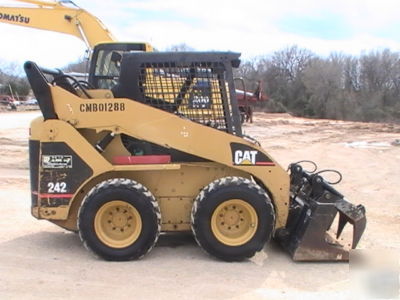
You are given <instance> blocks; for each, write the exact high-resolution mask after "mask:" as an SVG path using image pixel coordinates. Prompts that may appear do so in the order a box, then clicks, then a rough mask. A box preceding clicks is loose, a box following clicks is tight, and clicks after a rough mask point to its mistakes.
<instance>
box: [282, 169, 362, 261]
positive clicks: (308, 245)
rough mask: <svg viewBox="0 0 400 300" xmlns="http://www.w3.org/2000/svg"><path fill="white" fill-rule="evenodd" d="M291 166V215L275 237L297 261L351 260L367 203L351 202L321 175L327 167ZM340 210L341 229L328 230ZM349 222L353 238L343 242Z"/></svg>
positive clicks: (358, 239) (360, 234)
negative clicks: (341, 240)
mask: <svg viewBox="0 0 400 300" xmlns="http://www.w3.org/2000/svg"><path fill="white" fill-rule="evenodd" d="M289 169H290V194H291V195H290V198H291V199H290V202H291V204H290V210H289V218H288V222H287V226H286V228H284V229H280V230H277V232H276V234H275V238H276V239H277V240H279V242H280V243H281V244H282V246H283V247H284V248H285V249H286V250H287V251H289V253H290V254H291V255H292V258H293V259H294V260H296V261H348V260H349V250H350V248H351V249H354V248H356V246H357V244H358V242H359V241H360V238H361V236H362V234H363V232H364V230H365V226H366V222H367V220H366V217H365V208H364V206H362V205H358V206H355V205H353V204H351V203H349V202H348V201H347V200H346V199H345V198H344V196H343V195H342V194H340V193H339V192H338V191H336V189H334V188H333V187H332V185H331V183H328V182H327V181H326V180H324V179H323V177H321V176H320V175H319V174H321V173H322V172H324V171H320V172H317V173H310V172H307V171H304V170H303V168H302V166H301V165H299V164H292V165H290V166H289ZM327 171H329V170H327ZM333 172H336V173H338V172H337V171H333ZM338 174H339V176H340V179H341V175H340V173H338ZM339 181H340V180H339ZM336 183H337V182H336ZM337 213H339V221H338V229H337V231H336V234H335V235H332V233H330V232H328V230H329V229H330V228H331V225H332V223H333V221H334V219H335V217H336V215H337ZM347 223H350V224H352V225H353V241H352V243H350V244H347V245H343V244H341V243H340V242H339V240H338V239H339V237H340V235H341V233H342V231H343V228H344V227H345V225H346V224H347Z"/></svg>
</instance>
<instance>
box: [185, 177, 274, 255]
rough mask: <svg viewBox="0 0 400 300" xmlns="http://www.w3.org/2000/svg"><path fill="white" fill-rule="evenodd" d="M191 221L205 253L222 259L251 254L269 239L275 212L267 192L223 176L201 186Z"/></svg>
mask: <svg viewBox="0 0 400 300" xmlns="http://www.w3.org/2000/svg"><path fill="white" fill-rule="evenodd" d="M235 203H237V204H238V205H235ZM230 204H232V206H229V205H230ZM242 207H244V211H245V212H243V209H242ZM246 210H249V214H247V215H246V214H245V213H246ZM225 211H226V213H225ZM220 212H221V213H220ZM243 214H245V217H243ZM251 216H252V218H251ZM242 217H243V218H242ZM246 219H248V220H252V219H254V220H253V221H250V222H247V221H246ZM224 221H225V222H224ZM235 222H236V223H235ZM240 222H242V223H240ZM255 224H256V225H255ZM191 225H192V232H193V234H194V237H195V239H196V241H197V243H198V244H199V246H200V247H201V248H202V249H204V250H205V251H206V252H207V253H209V254H210V255H212V256H215V257H217V258H219V259H222V260H225V261H241V260H244V259H246V258H250V257H252V256H254V254H255V253H256V252H257V251H260V250H261V249H262V248H263V247H264V245H265V243H266V242H267V241H269V240H270V238H271V236H272V233H273V231H274V225H275V212H274V208H273V205H272V203H271V200H270V198H269V197H268V195H267V193H266V192H265V190H263V189H262V188H261V187H260V186H258V185H257V184H256V183H254V182H252V181H250V180H249V179H246V178H242V177H225V178H221V179H217V180H215V181H213V182H212V183H210V184H209V185H207V186H206V187H204V188H203V189H202V190H201V192H200V194H199V195H198V196H197V198H196V199H195V201H194V204H193V208H192V214H191ZM226 226H228V227H226ZM240 226H242V227H240ZM236 227H237V228H236ZM235 230H236V233H235ZM221 232H222V233H221ZM225 232H228V235H227V236H225V235H224V233H225ZM231 233H233V234H232V235H231ZM218 236H219V237H218ZM231 237H232V238H231Z"/></svg>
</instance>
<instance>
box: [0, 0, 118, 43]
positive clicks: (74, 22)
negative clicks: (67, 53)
mask: <svg viewBox="0 0 400 300" xmlns="http://www.w3.org/2000/svg"><path fill="white" fill-rule="evenodd" d="M17 1H19V2H22V3H26V4H29V5H31V7H7V6H3V7H0V22H3V23H8V24H13V25H19V26H25V27H31V28H36V29H43V30H49V31H55V32H60V33H65V34H69V35H73V36H76V37H78V38H79V39H81V40H83V41H84V42H85V43H86V45H87V47H88V48H90V49H93V47H94V46H95V45H97V44H99V43H104V42H116V39H115V37H114V36H113V35H112V34H111V32H110V31H109V30H108V29H107V28H106V26H105V25H104V24H103V23H102V22H101V21H100V20H99V19H98V18H96V17H95V16H93V15H92V14H90V13H89V12H87V11H86V10H84V9H82V8H80V7H78V6H76V5H75V4H73V3H72V2H65V1H63V2H60V1H55V2H48V1H36V0H17ZM65 3H70V4H71V5H69V6H67V5H65Z"/></svg>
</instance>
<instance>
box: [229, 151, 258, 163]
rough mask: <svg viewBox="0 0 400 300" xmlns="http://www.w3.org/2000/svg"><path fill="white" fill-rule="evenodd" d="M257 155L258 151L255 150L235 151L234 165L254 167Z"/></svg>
mask: <svg viewBox="0 0 400 300" xmlns="http://www.w3.org/2000/svg"><path fill="white" fill-rule="evenodd" d="M257 153H258V151H256V150H252V151H248V150H244V151H242V150H236V151H235V159H234V162H235V165H255V164H256V156H257Z"/></svg>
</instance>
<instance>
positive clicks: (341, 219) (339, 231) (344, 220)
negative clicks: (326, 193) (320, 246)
mask: <svg viewBox="0 0 400 300" xmlns="http://www.w3.org/2000/svg"><path fill="white" fill-rule="evenodd" d="M347 223H348V219H347V218H346V215H344V214H339V224H338V229H337V232H336V238H337V239H338V238H339V237H340V235H341V234H342V232H343V229H344V226H346V224H347Z"/></svg>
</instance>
